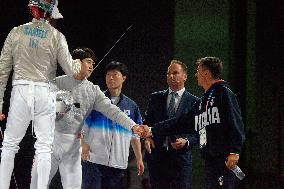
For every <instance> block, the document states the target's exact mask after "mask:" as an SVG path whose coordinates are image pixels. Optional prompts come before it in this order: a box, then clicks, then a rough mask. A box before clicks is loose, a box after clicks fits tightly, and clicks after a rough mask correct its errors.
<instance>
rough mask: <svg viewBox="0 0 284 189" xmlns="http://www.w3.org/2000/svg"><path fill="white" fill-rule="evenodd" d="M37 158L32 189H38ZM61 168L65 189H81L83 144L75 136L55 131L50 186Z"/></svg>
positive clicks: (33, 171) (33, 170)
mask: <svg viewBox="0 0 284 189" xmlns="http://www.w3.org/2000/svg"><path fill="white" fill-rule="evenodd" d="M36 167H37V157H35V160H34V165H33V168H32V180H31V185H30V189H37V188H38V187H37V183H36V180H37V177H38V175H37V173H36ZM58 168H59V172H60V176H61V183H62V187H63V188H64V189H81V185H82V166H81V143H80V139H78V138H77V136H76V135H74V134H63V133H59V132H56V131H55V136H54V143H53V153H52V154H51V171H50V179H49V184H50V182H51V180H52V178H53V177H54V175H55V174H56V172H57V170H58Z"/></svg>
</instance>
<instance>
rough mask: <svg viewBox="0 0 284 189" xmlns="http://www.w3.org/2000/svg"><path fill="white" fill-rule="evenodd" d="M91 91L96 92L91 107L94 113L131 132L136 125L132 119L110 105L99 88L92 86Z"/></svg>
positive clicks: (109, 101)
mask: <svg viewBox="0 0 284 189" xmlns="http://www.w3.org/2000/svg"><path fill="white" fill-rule="evenodd" d="M93 90H94V91H96V98H95V102H94V107H93V108H94V109H95V110H96V111H98V112H101V113H102V114H104V115H105V116H106V117H107V118H109V119H111V120H112V121H114V122H116V123H118V124H119V125H121V126H123V127H124V128H126V129H128V130H131V128H132V127H133V126H134V125H136V123H135V122H134V121H133V120H132V119H130V118H129V117H128V116H127V115H126V114H125V113H124V112H122V111H121V110H120V109H119V108H118V107H117V106H116V105H113V104H112V103H111V100H110V99H109V98H108V97H106V96H105V94H104V93H103V92H102V91H101V90H100V88H99V86H94V88H93Z"/></svg>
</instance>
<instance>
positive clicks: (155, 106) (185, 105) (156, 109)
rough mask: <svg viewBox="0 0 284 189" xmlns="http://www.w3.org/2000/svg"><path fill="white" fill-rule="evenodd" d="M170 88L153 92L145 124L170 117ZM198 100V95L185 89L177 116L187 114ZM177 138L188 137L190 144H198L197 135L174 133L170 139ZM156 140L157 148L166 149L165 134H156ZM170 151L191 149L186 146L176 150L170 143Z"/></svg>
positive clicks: (151, 123)
mask: <svg viewBox="0 0 284 189" xmlns="http://www.w3.org/2000/svg"><path fill="white" fill-rule="evenodd" d="M168 93H169V90H164V91H159V92H155V93H153V94H151V96H150V99H149V102H148V107H147V111H146V113H145V120H144V124H146V125H148V126H150V127H152V126H154V124H156V123H159V122H161V121H164V120H166V119H169V117H168V115H167V97H168ZM197 100H198V98H197V97H195V96H193V95H192V94H190V93H189V92H188V91H184V93H183V95H182V97H181V99H180V103H179V106H178V109H177V111H176V117H177V118H178V117H180V116H181V115H182V114H186V113H187V112H188V111H189V110H190V109H191V107H192V106H193V104H194V103H195V102H196V101H197ZM177 138H187V139H188V140H189V146H190V147H192V146H193V145H196V144H197V136H196V135H190V134H180V135H172V136H170V140H171V141H172V142H174V141H175V139H177ZM153 140H154V142H155V147H156V148H155V149H154V151H155V150H164V149H163V144H164V142H165V136H156V137H154V138H153ZM169 147H170V151H172V152H175V153H182V152H186V151H188V150H189V148H188V147H187V146H185V147H184V148H183V149H181V150H174V149H172V147H171V145H169Z"/></svg>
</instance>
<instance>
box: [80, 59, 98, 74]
mask: <svg viewBox="0 0 284 189" xmlns="http://www.w3.org/2000/svg"><path fill="white" fill-rule="evenodd" d="M82 62H84V63H86V64H87V66H88V75H87V77H90V76H91V74H92V72H93V71H94V64H95V62H94V61H93V59H91V58H84V59H83V60H82Z"/></svg>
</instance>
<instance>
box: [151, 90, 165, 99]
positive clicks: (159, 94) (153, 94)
mask: <svg viewBox="0 0 284 189" xmlns="http://www.w3.org/2000/svg"><path fill="white" fill-rule="evenodd" d="M166 92H167V90H161V91H155V92H153V93H151V96H152V97H160V96H163V95H164V94H165V93H166Z"/></svg>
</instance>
